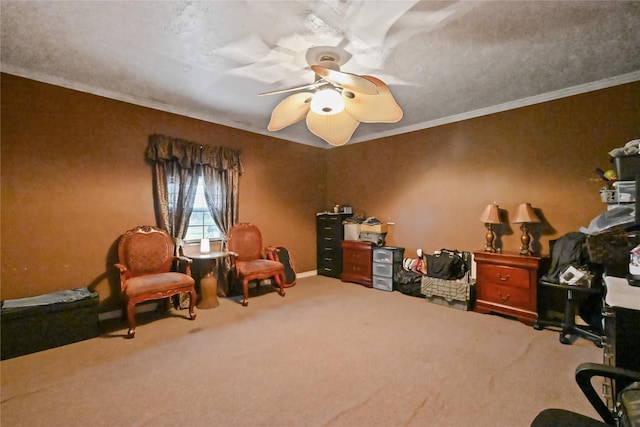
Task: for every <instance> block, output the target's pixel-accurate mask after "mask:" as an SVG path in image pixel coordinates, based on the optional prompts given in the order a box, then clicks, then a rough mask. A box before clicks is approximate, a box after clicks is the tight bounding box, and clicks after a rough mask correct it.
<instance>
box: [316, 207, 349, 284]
mask: <svg viewBox="0 0 640 427" xmlns="http://www.w3.org/2000/svg"><path fill="white" fill-rule="evenodd" d="M349 216H350V215H348V214H333V213H323V214H318V215H316V230H317V233H316V236H317V240H316V252H317V265H318V274H320V275H323V276H329V277H335V278H336V279H339V278H340V276H341V275H342V247H341V242H342V239H343V237H344V226H343V225H342V221H343V220H344V219H345V218H348V217H349Z"/></svg>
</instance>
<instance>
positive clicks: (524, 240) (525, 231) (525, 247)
mask: <svg viewBox="0 0 640 427" xmlns="http://www.w3.org/2000/svg"><path fill="white" fill-rule="evenodd" d="M520 230H522V236H520V243H521V245H520V255H531V250H530V249H529V242H531V237H530V236H529V227H528V226H527V223H526V222H523V223H522V225H521V226H520Z"/></svg>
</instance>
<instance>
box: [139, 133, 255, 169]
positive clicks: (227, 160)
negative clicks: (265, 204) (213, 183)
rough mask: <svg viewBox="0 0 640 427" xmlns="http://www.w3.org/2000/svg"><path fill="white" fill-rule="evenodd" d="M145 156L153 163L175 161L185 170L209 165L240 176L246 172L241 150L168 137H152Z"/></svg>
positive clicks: (155, 135)
mask: <svg viewBox="0 0 640 427" xmlns="http://www.w3.org/2000/svg"><path fill="white" fill-rule="evenodd" d="M145 155H146V157H147V159H149V160H151V161H153V162H167V161H174V160H175V161H177V162H178V163H179V164H180V167H181V168H183V169H193V168H194V167H195V165H209V166H211V167H212V168H214V169H216V170H218V171H223V170H234V171H237V173H238V174H240V175H241V174H242V173H243V172H244V168H243V166H242V162H241V161H240V150H233V149H231V148H228V147H212V146H209V145H202V144H198V143H197V142H193V141H187V140H184V139H179V138H172V137H170V136H166V135H158V134H154V135H151V136H150V137H149V145H148V146H147V152H146V154H145Z"/></svg>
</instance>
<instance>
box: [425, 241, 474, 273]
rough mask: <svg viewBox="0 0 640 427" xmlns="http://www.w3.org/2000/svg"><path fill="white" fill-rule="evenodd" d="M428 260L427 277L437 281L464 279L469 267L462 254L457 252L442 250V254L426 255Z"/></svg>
mask: <svg viewBox="0 0 640 427" xmlns="http://www.w3.org/2000/svg"><path fill="white" fill-rule="evenodd" d="M425 257H426V258H427V276H429V277H435V278H437V279H445V280H457V279H461V278H463V277H464V275H465V273H466V272H467V265H466V264H465V262H464V259H462V254H461V253H460V252H458V251H456V250H451V249H442V250H440V253H437V254H433V255H425Z"/></svg>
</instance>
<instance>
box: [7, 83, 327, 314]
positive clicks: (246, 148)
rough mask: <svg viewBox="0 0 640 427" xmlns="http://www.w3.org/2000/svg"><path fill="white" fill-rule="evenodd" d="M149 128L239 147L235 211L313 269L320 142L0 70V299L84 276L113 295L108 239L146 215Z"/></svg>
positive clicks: (65, 285)
mask: <svg viewBox="0 0 640 427" xmlns="http://www.w3.org/2000/svg"><path fill="white" fill-rule="evenodd" d="M153 133H161V134H166V135H170V136H173V137H177V138H184V139H188V140H192V141H197V142H200V143H203V144H209V145H222V146H229V147H233V148H237V149H240V150H241V152H242V154H241V158H242V161H243V163H244V166H245V173H244V174H243V175H242V177H241V178H240V192H241V195H240V221H248V222H253V223H255V224H256V225H258V226H259V227H260V228H261V230H262V232H263V239H264V243H265V245H268V244H276V245H283V246H286V247H288V248H289V249H290V251H291V253H292V256H293V258H294V262H295V263H296V267H297V268H298V270H300V271H309V270H314V269H315V262H316V259H315V222H314V218H315V213H316V212H317V211H319V210H322V209H324V206H325V198H324V188H323V186H324V182H325V181H326V164H325V162H324V157H325V155H326V150H323V149H319V148H313V147H308V146H304V145H300V144H294V143H291V142H287V141H282V140H278V139H275V138H269V137H266V136H262V135H256V134H251V133H248V132H244V131H239V130H235V129H231V128H228V127H224V126H218V125H215V124H211V123H207V122H204V121H200V120H195V119H190V118H187V117H183V116H179V115H175V114H169V113H165V112H161V111H157V110H153V109H149V108H143V107H139V106H135V105H131V104H127V103H123V102H119V101H115V100H110V99H106V98H102V97H98V96H93V95H89V94H86V93H81V92H77V91H73V90H68V89H64V88H60V87H56V86H52V85H47V84H42V83H38V82H34V81H31V80H27V79H22V78H19V77H15V76H11V75H6V74H3V75H2V135H1V137H2V170H1V173H2V229H1V233H2V234H1V239H2V245H1V251H2V252H1V255H2V299H9V298H19V297H25V296H32V295H38V294H42V293H47V292H52V291H56V290H62V289H69V288H73V287H80V286H87V285H92V286H94V287H95V288H96V289H97V290H98V291H99V292H100V296H101V300H102V301H103V303H102V306H101V309H107V308H109V307H111V306H113V305H114V304H115V303H117V299H116V298H113V296H114V294H115V292H116V291H117V289H114V288H115V287H116V286H117V285H118V284H117V278H116V277H114V273H115V271H114V270H113V268H112V265H113V262H114V261H115V260H114V256H115V255H114V248H115V246H114V245H115V243H116V241H117V239H118V237H119V235H120V234H121V233H123V232H124V231H126V230H128V229H130V228H132V227H134V226H136V225H140V224H155V216H154V212H153V195H152V184H151V167H150V165H149V164H148V163H147V162H146V161H145V159H144V151H145V148H146V145H147V141H148V137H149V135H151V134H153ZM106 300H109V301H108V302H107V303H105V301H106Z"/></svg>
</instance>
